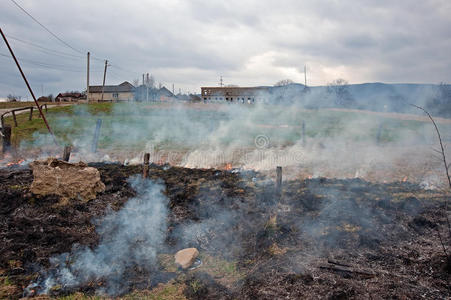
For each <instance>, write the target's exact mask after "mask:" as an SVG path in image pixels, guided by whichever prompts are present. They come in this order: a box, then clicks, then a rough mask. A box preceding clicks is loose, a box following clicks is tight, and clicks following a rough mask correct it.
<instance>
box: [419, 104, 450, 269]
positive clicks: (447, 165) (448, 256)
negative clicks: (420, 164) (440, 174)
mask: <svg viewBox="0 0 451 300" xmlns="http://www.w3.org/2000/svg"><path fill="white" fill-rule="evenodd" d="M411 105H412V106H414V107H416V108H418V109H420V110H422V111H423V112H424V113H425V114H426V115H427V116H428V118H429V119H430V120H431V122H432V124H433V125H434V128H435V132H436V133H437V137H438V142H439V145H440V150H439V151H437V152H439V153H440V156H441V160H442V162H443V166H444V169H445V176H446V179H447V180H448V187H449V190H450V191H451V176H450V174H449V168H450V165H451V164H448V161H447V159H446V154H445V146H444V145H443V141H442V136H441V134H440V130H439V129H438V126H437V123H435V121H434V119H433V118H432V116H431V114H430V113H429V112H428V111H427V110H426V109H424V108H423V107H421V106H417V105H414V104H411ZM444 213H445V219H446V223H447V225H448V239H451V223H450V221H449V216H448V198H446V200H445V208H444ZM437 234H438V237H439V239H440V243H441V244H442V247H443V252H444V253H445V256H446V258H447V267H448V270H449V271H451V255H448V253H447V249H446V246H445V243H444V241H443V239H442V236H441V234H440V230H439V229H438V227H437Z"/></svg>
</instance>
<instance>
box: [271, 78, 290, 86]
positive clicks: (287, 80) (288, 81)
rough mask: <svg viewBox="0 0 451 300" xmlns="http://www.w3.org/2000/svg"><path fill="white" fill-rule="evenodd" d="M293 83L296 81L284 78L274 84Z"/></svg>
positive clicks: (284, 84)
mask: <svg viewBox="0 0 451 300" xmlns="http://www.w3.org/2000/svg"><path fill="white" fill-rule="evenodd" d="M293 83H294V81H293V80H291V79H283V80H280V81H277V82H276V83H275V84H274V86H286V85H290V84H293Z"/></svg>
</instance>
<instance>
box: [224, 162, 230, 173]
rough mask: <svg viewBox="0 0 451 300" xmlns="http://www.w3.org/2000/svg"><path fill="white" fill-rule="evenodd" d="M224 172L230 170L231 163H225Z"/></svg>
mask: <svg viewBox="0 0 451 300" xmlns="http://www.w3.org/2000/svg"><path fill="white" fill-rule="evenodd" d="M224 169H225V170H227V171H230V170H232V164H231V163H227V164H226V165H225V167H224Z"/></svg>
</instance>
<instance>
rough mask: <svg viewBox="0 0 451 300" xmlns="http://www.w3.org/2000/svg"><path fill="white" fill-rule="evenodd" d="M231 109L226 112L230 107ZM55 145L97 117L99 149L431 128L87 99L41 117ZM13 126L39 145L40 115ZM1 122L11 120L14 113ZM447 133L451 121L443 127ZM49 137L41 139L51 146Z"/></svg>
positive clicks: (85, 132)
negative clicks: (45, 117)
mask: <svg viewBox="0 0 451 300" xmlns="http://www.w3.org/2000/svg"><path fill="white" fill-rule="evenodd" d="M229 109H230V110H231V112H230V113H228V112H227V110H229ZM46 116H47V119H48V121H49V124H50V126H51V128H52V130H53V131H54V133H55V136H56V138H57V140H58V142H59V143H60V144H61V145H63V144H72V143H74V141H76V142H77V143H78V144H79V145H80V144H83V143H84V144H85V145H89V144H90V143H91V141H92V137H93V135H94V130H95V127H96V121H97V119H102V127H101V133H100V138H99V144H98V148H99V149H110V150H115V149H120V150H130V151H135V150H140V149H143V148H144V147H145V146H146V144H148V142H151V144H152V146H154V147H155V149H166V150H173V149H177V150H179V149H185V150H189V149H192V148H198V147H199V146H202V145H204V146H209V145H212V144H215V145H224V146H228V145H230V144H233V145H236V146H241V147H254V146H255V145H254V139H255V137H256V136H258V135H266V136H267V137H268V138H269V139H270V141H271V145H291V144H294V143H296V142H298V141H299V140H300V139H301V135H302V128H301V127H302V123H303V122H305V133H306V135H307V137H308V138H335V137H337V138H339V139H341V140H346V141H357V142H375V141H376V139H377V137H379V142H380V143H392V142H396V141H398V140H399V139H400V138H404V137H409V138H410V137H412V138H417V139H420V140H421V139H424V140H426V135H430V134H431V133H433V131H432V127H431V125H430V124H429V122H421V121H412V120H398V119H393V118H388V117H381V116H378V115H368V114H364V113H358V112H343V111H331V110H315V111H310V110H302V109H293V108H287V107H283V106H276V105H273V106H265V107H263V108H261V107H257V106H256V107H252V106H238V105H237V106H228V105H224V106H219V109H218V106H216V109H215V107H213V106H208V105H205V109H199V108H198V107H193V106H190V105H187V106H184V107H181V106H170V105H158V104H149V103H107V102H105V103H92V104H78V105H72V106H60V107H54V108H49V111H48V113H47V114H46ZM17 121H18V127H15V128H13V133H12V142H13V144H14V145H16V146H17V145H22V146H25V147H27V146H33V147H36V146H39V144H33V143H34V142H36V141H39V140H42V136H39V134H47V129H46V127H45V124H44V122H43V121H42V119H40V118H38V112H37V111H35V112H34V114H33V120H32V121H28V113H24V114H20V115H17ZM6 123H8V124H12V117H8V118H7V120H6ZM441 130H442V131H451V126H450V125H445V124H442V125H441ZM49 141H50V142H51V140H43V142H45V143H49Z"/></svg>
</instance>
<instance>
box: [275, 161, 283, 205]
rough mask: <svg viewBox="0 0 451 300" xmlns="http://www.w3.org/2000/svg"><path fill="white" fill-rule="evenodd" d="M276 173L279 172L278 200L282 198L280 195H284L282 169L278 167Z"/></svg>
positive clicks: (277, 182) (277, 184)
mask: <svg viewBox="0 0 451 300" xmlns="http://www.w3.org/2000/svg"><path fill="white" fill-rule="evenodd" d="M276 172H277V179H276V195H277V197H278V198H280V195H281V193H282V167H280V166H278V167H277V168H276Z"/></svg>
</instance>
